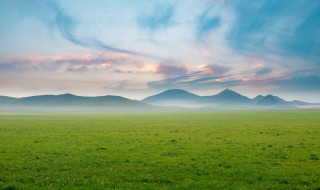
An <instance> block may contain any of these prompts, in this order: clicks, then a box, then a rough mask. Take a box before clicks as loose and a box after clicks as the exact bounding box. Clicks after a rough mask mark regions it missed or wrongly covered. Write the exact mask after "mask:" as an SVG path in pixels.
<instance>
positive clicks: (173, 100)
mask: <svg viewBox="0 0 320 190" xmlns="http://www.w3.org/2000/svg"><path fill="white" fill-rule="evenodd" d="M201 98H202V97H201V96H198V95H195V94H192V93H190V92H188V91H185V90H181V89H171V90H166V91H164V92H161V93H159V94H156V95H153V96H149V97H147V98H145V99H143V100H142V102H145V103H148V104H153V105H161V106H181V105H184V106H182V107H185V106H186V107H193V106H195V105H199V103H201Z"/></svg>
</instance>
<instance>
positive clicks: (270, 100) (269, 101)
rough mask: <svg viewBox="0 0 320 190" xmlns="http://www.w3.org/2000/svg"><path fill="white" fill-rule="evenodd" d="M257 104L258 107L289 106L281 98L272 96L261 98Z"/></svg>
mask: <svg viewBox="0 0 320 190" xmlns="http://www.w3.org/2000/svg"><path fill="white" fill-rule="evenodd" d="M257 104H260V105H289V104H290V103H289V102H287V101H285V100H284V99H282V98H279V97H278V96H273V95H271V94H269V95H267V96H265V97H263V98H262V99H260V100H259V101H258V102H257Z"/></svg>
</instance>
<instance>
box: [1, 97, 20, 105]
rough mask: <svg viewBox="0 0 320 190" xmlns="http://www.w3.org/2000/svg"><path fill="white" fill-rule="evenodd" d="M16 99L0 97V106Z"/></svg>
mask: <svg viewBox="0 0 320 190" xmlns="http://www.w3.org/2000/svg"><path fill="white" fill-rule="evenodd" d="M16 100H17V98H13V97H9V96H0V104H8V103H11V102H14V101H16Z"/></svg>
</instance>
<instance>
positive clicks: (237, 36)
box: [0, 0, 320, 102]
mask: <svg viewBox="0 0 320 190" xmlns="http://www.w3.org/2000/svg"><path fill="white" fill-rule="evenodd" d="M0 15H1V17H0V41H1V43H0V95H3V96H11V97H26V96H33V95H42V94H66V93H71V94H76V95H78V96H101V97H103V96H105V95H117V96H122V97H126V98H129V99H139V100H141V99H143V98H145V97H146V96H152V95H154V94H157V93H160V92H162V91H165V90H169V89H184V90H186V91H190V92H192V93H195V94H197V95H198V96H211V95H214V94H217V93H219V92H221V91H223V90H224V89H225V88H230V89H232V90H234V91H236V92H238V93H240V94H242V95H244V96H246V97H248V98H250V99H252V98H254V97H255V96H256V95H258V94H262V95H264V96H265V95H268V94H273V95H275V96H278V97H281V98H283V99H285V100H288V101H293V100H301V101H304V102H320V96H319V94H320V85H319V84H320V64H319V60H320V22H319V20H320V2H319V1H317V0H295V1H292V0H281V1H280V0H278V1H277V0H259V1H255V0H180V1H179V0H176V1H169V0H165V1H163V0H161V1H160V0H152V1H142V0H135V1H122V0H119V1H101V0H92V1H85V0H80V1H79V0H70V1H69V0H68V1H63V0H28V1H25V0H10V1H5V0H2V1H0ZM195 98H196V97H195ZM258 98H261V97H258ZM256 100H257V99H256Z"/></svg>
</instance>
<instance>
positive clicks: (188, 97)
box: [142, 89, 315, 109]
mask: <svg viewBox="0 0 320 190" xmlns="http://www.w3.org/2000/svg"><path fill="white" fill-rule="evenodd" d="M142 102H145V103H149V104H153V105H158V106H159V105H160V106H179V107H192V108H206V109H234V108H239V107H240V108H241V109H252V108H254V109H260V108H263V107H265V109H268V107H266V106H273V107H276V108H290V107H294V106H300V105H315V104H310V103H307V102H301V101H297V100H296V101H286V100H284V99H282V98H280V97H277V96H274V95H271V94H269V95H267V96H262V95H258V96H256V97H255V98H252V99H250V98H248V97H246V96H243V95H241V94H239V93H237V92H235V91H232V90H230V89H225V90H223V91H222V92H220V93H218V94H216V95H212V96H198V95H196V94H193V93H190V92H188V91H185V90H181V89H172V90H167V91H164V92H162V93H159V94H156V95H153V96H149V97H147V98H145V99H143V100H142Z"/></svg>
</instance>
